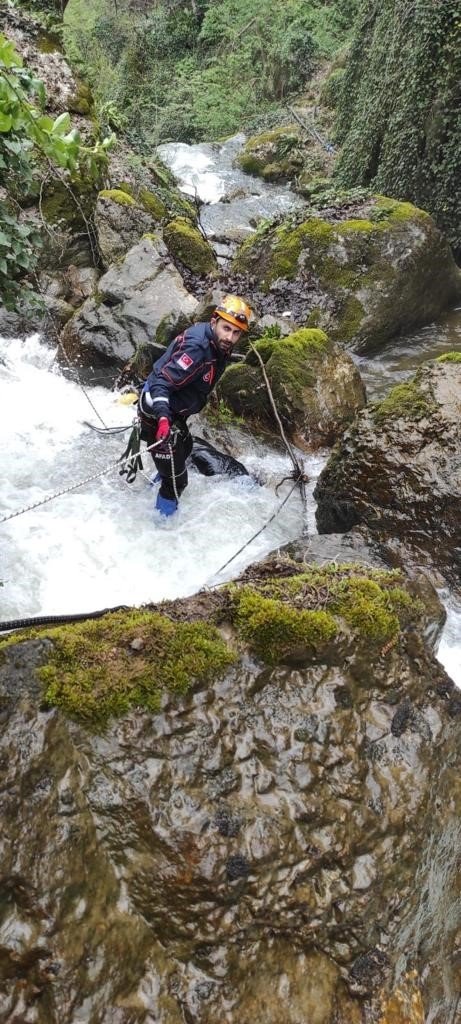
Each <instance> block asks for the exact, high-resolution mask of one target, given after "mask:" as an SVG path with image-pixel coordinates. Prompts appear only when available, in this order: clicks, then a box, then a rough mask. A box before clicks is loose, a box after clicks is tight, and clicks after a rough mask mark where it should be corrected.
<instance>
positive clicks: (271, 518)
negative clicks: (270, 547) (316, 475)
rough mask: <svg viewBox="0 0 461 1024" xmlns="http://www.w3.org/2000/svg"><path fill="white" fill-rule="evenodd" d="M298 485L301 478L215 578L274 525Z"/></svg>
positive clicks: (219, 585) (214, 574)
mask: <svg viewBox="0 0 461 1024" xmlns="http://www.w3.org/2000/svg"><path fill="white" fill-rule="evenodd" d="M298 483H299V478H298V479H297V480H295V482H294V484H293V487H292V488H291V490H290V491H288V494H287V495H286V496H285V497H284V499H283V501H281V502H280V505H279V506H278V508H276V510H275V512H273V513H272V515H271V516H270V518H269V519H268V520H267V521H266V522H265V523H264V526H261V529H260V530H257V532H256V533H254V534H253V536H252V537H250V539H249V540H247V541H246V543H245V544H242V547H241V548H239V549H238V551H236V552H235V554H234V555H232V557H231V558H228V559H227V562H224V565H222V566H221V567H220V568H219V569H218V571H217V572H215V573H213V576H219V574H220V572H222V571H223V569H227V566H228V565H230V563H231V562H233V561H234V558H237V555H241V553H242V551H245V548H247V547H248V546H249V545H250V544H252V543H253V541H254V540H256V538H257V537H259V535H260V534H261V533H264V530H266V529H267V527H268V526H269V525H270V523H272V522H273V521H274V519H276V518H277V516H278V514H279V512H281V511H282V508H283V506H284V505H286V503H287V501H288V499H289V498H291V495H292V494H293V491H294V490H295V487H297V486H298ZM214 587H222V583H215V584H213V585H212V586H210V587H209V590H213V589H214Z"/></svg>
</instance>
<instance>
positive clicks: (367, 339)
mask: <svg viewBox="0 0 461 1024" xmlns="http://www.w3.org/2000/svg"><path fill="white" fill-rule="evenodd" d="M234 270H235V271H236V272H237V273H240V274H241V273H244V274H246V275H249V276H250V277H251V279H252V281H253V286H254V284H255V283H256V284H257V286H259V287H260V288H261V289H262V290H263V291H264V292H265V293H266V295H267V296H268V301H270V306H271V308H270V310H269V311H270V312H277V311H278V312H283V310H284V309H287V308H288V309H290V310H291V311H292V315H293V316H294V318H295V320H296V322H297V323H298V324H306V323H309V317H311V321H310V322H311V323H315V325H316V326H320V327H322V328H323V329H325V330H326V331H327V332H328V333H329V335H330V336H331V337H332V338H333V340H336V341H339V342H341V343H343V344H345V345H347V346H349V347H351V348H352V349H353V350H354V351H356V352H368V351H371V350H373V349H378V348H379V347H380V346H381V345H382V344H383V342H385V341H386V340H387V339H388V338H390V337H392V336H393V335H394V334H397V333H398V332H400V331H404V330H409V329H410V328H412V327H414V326H415V325H417V324H423V323H427V322H429V321H431V320H433V319H434V318H435V317H437V316H438V314H439V313H440V312H441V311H442V310H443V309H444V308H446V307H447V306H448V305H449V304H450V303H452V302H454V301H455V300H456V298H457V297H459V295H460V294H461V271H460V270H459V269H458V267H457V266H456V264H455V262H454V260H453V257H452V255H451V252H450V248H449V246H448V243H447V241H446V239H445V238H444V237H443V235H442V234H441V233H440V231H439V230H438V229H437V228H436V226H435V224H434V222H433V220H432V219H431V217H429V215H428V214H427V213H425V212H424V211H422V210H418V209H416V207H414V206H412V205H411V203H399V202H396V201H395V200H391V199H386V198H384V197H378V198H377V199H375V200H374V201H369V202H368V203H367V204H366V205H363V204H362V208H361V210H358V211H357V212H356V214H355V216H354V218H353V219H348V220H337V219H332V218H330V219H324V218H322V217H321V216H315V217H309V218H308V219H305V220H302V221H298V223H297V224H296V225H293V221H292V219H290V220H288V221H286V222H284V223H282V224H281V225H280V226H278V227H274V226H272V227H267V226H264V225H263V226H262V228H261V229H260V230H259V231H258V232H257V233H256V235H255V236H254V237H253V238H250V239H249V240H248V241H246V242H244V244H243V246H242V247H241V249H240V251H239V252H238V254H237V256H236V257H235V259H234Z"/></svg>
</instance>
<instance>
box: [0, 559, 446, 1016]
mask: <svg viewBox="0 0 461 1024" xmlns="http://www.w3.org/2000/svg"><path fill="white" fill-rule="evenodd" d="M276 564H278V563H277V559H275V560H274V565H276ZM284 564H285V565H286V561H285V563H284ZM257 568H258V567H256V566H255V567H253V570H254V572H253V582H252V585H253V588H254V587H256V586H257V582H256V575H257V573H256V570H257ZM263 568H264V571H263V569H262V570H261V571H262V576H261V586H265V587H267V586H268V584H269V581H270V579H271V577H270V575H269V572H268V565H265V567H263ZM299 569H300V565H299V563H293V564H292V565H291V572H292V573H293V572H294V573H297V572H298V573H299ZM348 571H349V570H348ZM355 571H356V572H357V569H356V570H355ZM363 571H364V573H366V572H369V571H370V570H369V569H367V568H366V567H364V569H363ZM272 579H274V577H272ZM290 580H292V577H290V576H287V575H285V576H283V575H281V576H280V578H279V583H280V584H281V586H282V590H283V591H284V592H285V593H288V592H289V590H290V586H291V587H292V582H291V584H290ZM389 585H390V586H391V588H392V587H393V586H394V585H395V579H394V577H392V581H391V583H390V584H389ZM218 596H219V595H218ZM308 599H309V598H308V594H307V591H306V594H305V600H306V601H308ZM207 602H208V604H207ZM220 602H221V603H220V604H219V606H218V603H217V595H216V594H215V593H206V592H204V593H203V594H201V595H200V615H201V616H202V617H204V618H208V619H209V618H210V617H211V615H213V616H214V615H216V613H217V612H218V611H219V617H220V619H221V621H223V620H226V608H227V609H228V605H226V602H225V599H224V595H223V594H221V596H220ZM187 606H188V599H182V600H181V601H180V602H179V601H178V602H173V603H171V604H169V605H168V614H169V616H171V618H172V619H173V620H174V616H175V615H176V614H177V616H178V622H182V621H184V616H185V614H186V609H187ZM189 607H190V614H191V615H192V614H198V602H197V598H193V599H190V604H189ZM290 607H291V605H290ZM293 607H296V605H295V604H293ZM418 614H419V613H418ZM424 614H425V613H423V611H422V610H421V613H420V617H419V618H418V619H417V621H418V623H424ZM228 625H229V629H230V633H229V635H230V636H233V638H234V639H233V643H236V642H237V641H236V636H235V624H234V627H233V630H234V632H233V631H232V628H231V625H232V624H231V623H228ZM414 628H415V629H416V628H420V627H419V626H417V624H416V623H415V627H414ZM54 642H55V641H53V640H52V639H51V638H48V637H46V636H45V637H43V638H42V639H39V640H37V639H34V640H29V641H24V640H22V641H21V642H18V643H16V644H9V645H7V646H4V647H3V650H2V656H1V663H0V704H1V706H2V708H3V709H4V710H5V711H6V712H7V717H6V718H5V719H4V721H3V722H2V723H1V727H0V767H1V774H2V791H1V794H0V802H1V810H2V834H1V850H2V873H1V874H2V877H1V879H0V897H1V906H2V918H1V922H0V973H1V980H2V995H1V999H2V1003H1V1006H2V1010H1V1012H2V1013H4V1014H6V1013H8V1017H10V1018H11V1019H13V1018H14V1016H16V1017H18V1016H20V1015H23V1016H24V1015H25V1016H26V1018H27V1019H31V1020H35V1021H36V1022H37V1024H58V1022H59V1024H74V1022H75V1021H76V1020H78V1019H79V1018H81V1019H82V1020H86V1021H88V1024H96V1022H98V1024H99V1022H103V1024H113V1022H120V1024H127V1022H128V1020H129V1021H130V1024H131V1022H133V1024H143V1022H145V1021H146V1019H147V1018H146V1012H148V1013H149V1015H150V1016H151V1017H152V1018H153V1019H155V1020H156V1021H158V1022H159V1024H183V1022H184V1020H190V1021H194V1024H195V1022H197V1024H218V1022H219V1024H220V1022H222V1021H223V1020H224V1019H226V1018H227V1020H228V1021H229V1024H250V1022H253V1021H256V1020H258V1021H259V1020H264V1022H265V1024H282V1022H283V1024H286V1022H290V1024H298V1022H303V1024H304V1022H306V1024H307V1022H308V1024H314V1022H315V1024H333V1022H334V1024H359V1022H361V1021H363V1020H364V1019H366V1018H367V1015H368V1017H369V1019H370V1020H371V1019H372V1011H373V1013H374V1012H375V1010H376V1006H377V1005H378V1002H379V999H380V998H381V994H380V993H381V988H382V986H383V985H388V984H389V983H388V980H387V978H388V974H387V972H388V964H389V965H390V967H389V970H392V969H393V968H394V967H395V963H396V958H397V955H400V950H403V952H404V954H405V956H407V957H412V956H415V957H416V956H417V949H418V948H419V946H418V938H417V936H416V937H415V936H414V935H413V932H412V930H411V927H410V925H409V924H408V920H409V919H408V915H409V914H411V913H414V914H415V915H416V920H419V919H420V917H418V915H420V914H421V910H420V908H419V906H416V903H417V901H418V900H419V899H420V896H421V898H423V895H424V894H421V892H420V889H419V885H417V884H416V881H415V880H416V878H417V877H418V879H420V878H421V877H423V878H424V871H425V868H424V864H425V858H426V857H427V860H428V865H429V866H430V870H431V876H430V877H431V878H433V877H434V873H433V869H434V863H438V861H440V863H441V865H442V864H443V865H445V868H447V865H451V867H450V869H449V874H448V876H446V875H444V878H445V879H446V888H447V890H448V892H449V893H450V898H451V899H452V901H453V900H454V897H455V895H456V892H457V889H456V886H457V884H458V883H459V878H458V875H457V874H456V871H455V870H454V864H455V862H456V858H457V857H458V850H459V843H458V844H457V843H456V841H455V840H456V835H455V830H456V827H457V823H458V821H459V808H458V804H459V797H458V790H457V788H456V785H454V782H455V780H456V779H457V777H458V774H459V735H458V728H459V727H458V725H457V721H456V719H449V716H448V714H447V703H448V700H449V699H450V697H449V693H450V691H449V688H447V687H446V682H447V680H446V677H445V675H444V673H443V670H442V669H441V668H440V667H439V666H438V665H437V663H436V662H435V661H434V660H433V658H432V656H431V654H430V653H429V652H428V651H427V650H426V649H425V647H424V644H423V643H422V642H421V646H420V647H418V649H417V651H415V653H414V654H413V653H412V652H411V651H409V650H408V649H407V646H406V642H405V634H404V633H402V634H401V636H400V638H399V641H398V643H396V644H395V645H394V647H393V648H392V649H391V650H389V651H388V652H387V654H382V648H381V646H380V645H378V646H376V645H373V644H372V643H371V642H370V639H369V638H368V637H367V636H366V635H365V634H361V633H356V632H354V630H353V628H352V627H348V628H347V630H345V634H344V637H342V639H341V640H339V639H338V638H337V640H336V642H335V643H334V644H332V645H331V646H330V647H329V648H328V651H327V652H326V654H325V657H324V658H322V659H321V660H320V661H318V660H316V659H313V658H312V656H311V655H309V654H307V653H306V655H305V657H304V660H303V661H302V662H300V663H299V664H298V665H297V667H296V668H291V667H290V666H289V665H287V664H286V662H285V661H283V659H282V661H281V662H280V663H275V664H272V666H271V665H268V664H266V663H264V661H263V660H262V659H260V658H259V657H258V656H257V655H256V654H255V653H254V650H253V649H252V648H251V645H250V651H251V657H248V653H249V651H248V645H249V641H248V642H247V644H244V643H243V641H242V640H240V642H239V645H240V649H241V655H240V657H239V661H238V662H237V664H236V666H235V667H234V668H233V669H232V671H231V672H229V673H228V674H226V675H224V676H222V677H221V678H219V679H217V680H215V681H214V682H210V683H209V685H208V686H207V687H204V688H202V689H201V690H200V691H196V692H191V693H189V694H188V695H187V696H180V695H176V696H175V695H171V694H170V695H169V696H168V699H166V700H165V702H164V705H163V707H162V709H161V710H160V711H159V712H158V713H156V714H153V713H149V712H147V711H141V710H140V709H139V708H138V709H136V708H135V709H133V710H132V711H131V712H130V713H129V714H126V715H125V716H123V717H121V718H120V719H119V720H118V721H112V722H111V723H109V724H108V725H107V727H106V728H105V729H104V730H103V731H102V732H100V733H98V732H96V731H94V730H91V729H88V728H86V727H85V726H84V725H81V724H78V723H77V722H73V721H70V720H69V719H67V718H66V717H65V716H64V715H63V714H62V713H61V712H59V711H57V710H54V711H51V712H49V713H47V714H41V713H40V711H39V707H40V701H41V699H42V696H41V691H42V683H41V682H40V680H39V678H38V676H37V671H38V670H40V666H41V665H43V664H44V663H45V662H46V661H47V658H48V656H49V653H50V649H52V645H53V643H54ZM346 650H347V656H346V654H345V651H346ZM138 657H140V658H142V657H143V652H140V653H139V655H136V656H133V659H131V660H130V665H131V664H132V663H135V664H137V658H138ZM120 684H121V683H120ZM429 689H430V690H431V695H428V691H429ZM338 692H340V693H341V694H346V693H347V700H345V701H340V700H338V699H337V696H338ZM396 700H397V701H398V703H396ZM400 706H403V707H404V709H405V708H407V709H409V708H411V715H412V716H413V715H414V721H415V722H416V721H418V722H419V721H424V722H425V723H426V725H427V728H428V730H429V731H426V732H424V730H423V729H420V728H418V729H414V728H413V727H408V728H403V726H404V725H405V722H409V714H407V711H406V710H404V711H403V712H400V713H399V715H400V718H399V719H398V718H397V719H396V715H397V713H398V712H399V707H400ZM392 722H394V729H392V724H391V723H392ZM429 733H430V734H431V735H430V734H429ZM365 740H367V741H368V746H366V744H365ZM378 747H379V757H377V758H376V759H374V757H372V756H369V751H370V750H371V749H373V748H378ZM443 773H444V774H443ZM439 774H440V775H441V776H442V774H443V779H441V782H440V786H441V787H442V788H441V790H440V802H439V804H437V806H435V803H434V800H435V796H436V795H439V794H438V788H439V783H438V781H437V780H438V776H439ZM223 794H225V796H223ZM447 794H450V798H449V799H446V795H447ZM450 823H451V824H450ZM448 828H451V831H449V832H447V829H448ZM437 844H440V850H439V852H437ZM442 853H444V856H443V857H442ZM450 858H451V859H450ZM445 868H444V870H445ZM423 906H424V907H425V908H426V909H425V913H427V912H428V910H427V907H428V898H427V896H426V899H425V901H424V902H423ZM404 915H407V917H406V918H405V921H404ZM404 924H405V928H406V930H405V928H404V927H403V926H404ZM407 925H408V926H407ZM457 927H458V925H457V924H454V925H453V928H457ZM453 928H452V932H450V933H449V934H448V933H447V937H446V942H447V943H448V946H450V943H452V941H453ZM378 929H379V945H377V937H376V932H377V930H378ZM429 934H430V929H429ZM405 935H406V938H405ZM399 943H400V945H399ZM437 944H438V945H439V946H440V948H441V949H443V948H446V947H443V943H442V942H441V941H440V939H438V943H437ZM121 951H122V953H121ZM396 951H397V952H396ZM402 955H403V954H402ZM428 955H430V956H432V953H430V954H428ZM431 963H432V960H431ZM438 970H439V968H438V967H437V970H435V967H434V971H432V972H431V978H432V982H431V983H433V981H434V978H435V977H436V975H437V971H438ZM437 976H440V977H442V975H441V974H440V975H437ZM37 990H40V992H41V993H42V995H41V997H40V999H37ZM386 991H387V989H386ZM389 998H390V997H389ZM389 1005H391V1004H390V1003H389ZM34 1015H35V1016H34ZM8 1017H6V1019H8ZM375 1017H377V1019H379V1017H378V1016H377V1013H375ZM389 1019H393V1018H391V1017H389ZM397 1019H400V1018H397ZM402 1020H404V1018H403V1017H402Z"/></svg>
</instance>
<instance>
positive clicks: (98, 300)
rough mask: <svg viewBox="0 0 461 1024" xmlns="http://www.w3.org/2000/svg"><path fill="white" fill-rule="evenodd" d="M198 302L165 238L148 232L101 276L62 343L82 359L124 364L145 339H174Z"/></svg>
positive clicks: (149, 340) (70, 323)
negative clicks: (171, 258)
mask: <svg viewBox="0 0 461 1024" xmlns="http://www.w3.org/2000/svg"><path fill="white" fill-rule="evenodd" d="M196 306H197V300H196V299H195V298H194V297H193V296H192V295H190V294H189V292H187V291H186V289H185V287H184V284H183V281H182V278H181V277H180V275H179V273H178V271H177V270H176V269H175V267H173V266H172V265H171V263H170V262H169V260H168V252H167V249H166V247H165V245H164V244H163V242H161V241H160V240H159V239H154V238H143V239H142V240H141V241H140V242H139V243H138V244H137V245H135V246H133V248H132V249H130V251H129V252H128V253H127V255H126V257H125V259H124V260H123V261H122V262H121V263H120V264H118V265H114V266H113V267H111V268H110V270H108V272H107V273H106V274H104V275H103V277H101V278H100V280H99V283H98V292H97V294H96V296H93V298H90V299H87V301H86V302H84V304H83V306H81V308H80V309H79V311H78V313H77V314H76V315H75V316H74V317H72V319H71V320H70V321H69V323H68V324H66V327H65V329H64V332H63V336H62V338H63V343H64V345H65V347H66V351H67V352H68V354H69V355H71V356H73V357H77V358H79V359H81V360H84V361H87V362H91V360H92V359H95V358H96V359H97V358H101V357H102V358H103V359H105V360H109V361H111V362H114V363H119V364H122V363H125V362H126V361H127V360H128V359H130V358H131V356H132V355H133V354H134V352H135V351H136V349H137V347H138V346H140V345H144V344H148V343H149V342H153V341H157V342H160V343H165V342H167V341H169V340H171V338H173V337H174V335H175V334H176V333H177V332H178V330H180V329H182V328H183V327H185V326H186V325H187V324H188V323H189V322H190V320H191V318H192V315H193V313H194V310H195V308H196Z"/></svg>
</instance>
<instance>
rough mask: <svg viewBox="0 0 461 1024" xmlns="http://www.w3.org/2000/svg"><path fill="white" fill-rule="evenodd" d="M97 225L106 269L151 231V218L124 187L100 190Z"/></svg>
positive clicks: (96, 208) (97, 235)
mask: <svg viewBox="0 0 461 1024" xmlns="http://www.w3.org/2000/svg"><path fill="white" fill-rule="evenodd" d="M94 224H95V229H96V238H97V241H98V248H99V252H100V254H101V258H102V262H103V264H104V266H105V267H106V268H107V267H109V266H110V264H111V263H114V261H115V260H118V259H121V258H122V257H123V256H124V255H125V253H126V252H128V249H131V248H132V246H133V245H136V242H139V241H140V240H141V238H142V236H143V235H144V234H146V233H147V232H148V231H151V230H152V226H153V223H152V217H151V216H150V215H149V213H147V212H146V211H145V210H143V209H142V206H141V205H140V204H139V203H137V202H136V200H135V199H133V196H131V195H129V193H128V192H124V190H123V189H121V188H110V189H103V190H102V192H100V193H99V195H98V199H97V203H96V207H95V211H94Z"/></svg>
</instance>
